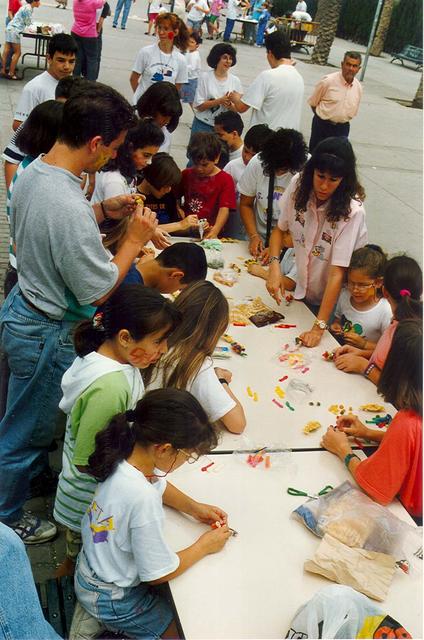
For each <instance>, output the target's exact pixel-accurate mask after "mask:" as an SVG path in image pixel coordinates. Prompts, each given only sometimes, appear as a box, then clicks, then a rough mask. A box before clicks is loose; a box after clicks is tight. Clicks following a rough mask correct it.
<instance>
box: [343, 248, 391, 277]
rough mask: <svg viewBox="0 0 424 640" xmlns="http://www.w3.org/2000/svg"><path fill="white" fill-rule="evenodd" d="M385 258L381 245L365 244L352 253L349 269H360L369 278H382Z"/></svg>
mask: <svg viewBox="0 0 424 640" xmlns="http://www.w3.org/2000/svg"><path fill="white" fill-rule="evenodd" d="M386 260H387V256H386V254H385V253H384V251H383V249H382V248H381V247H379V246H378V245H376V244H367V245H365V247H361V249H356V251H354V252H353V253H352V257H351V258H350V264H349V271H350V270H351V269H361V270H363V271H365V272H366V274H367V276H369V277H370V278H382V277H383V276H384V270H385V268H386Z"/></svg>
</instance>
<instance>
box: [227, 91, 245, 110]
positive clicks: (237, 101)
mask: <svg viewBox="0 0 424 640" xmlns="http://www.w3.org/2000/svg"><path fill="white" fill-rule="evenodd" d="M241 98H242V95H241V94H240V93H238V92H237V91H232V92H231V93H230V100H231V107H230V110H231V111H235V112H236V113H246V111H247V110H248V109H250V106H249V105H248V104H245V103H244V102H243V100H242V99H241Z"/></svg>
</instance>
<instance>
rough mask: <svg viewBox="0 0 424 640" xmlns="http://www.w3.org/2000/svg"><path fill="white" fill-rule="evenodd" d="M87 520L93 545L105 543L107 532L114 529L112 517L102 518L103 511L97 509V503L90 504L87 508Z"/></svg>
mask: <svg viewBox="0 0 424 640" xmlns="http://www.w3.org/2000/svg"><path fill="white" fill-rule="evenodd" d="M88 518H89V520H90V529H91V534H92V536H93V542H94V544H98V543H99V542H107V540H108V537H109V531H113V530H114V529H115V527H114V524H113V516H106V517H105V518H104V517H103V509H102V508H101V507H99V505H98V504H97V502H92V503H91V505H90V506H89V507H88Z"/></svg>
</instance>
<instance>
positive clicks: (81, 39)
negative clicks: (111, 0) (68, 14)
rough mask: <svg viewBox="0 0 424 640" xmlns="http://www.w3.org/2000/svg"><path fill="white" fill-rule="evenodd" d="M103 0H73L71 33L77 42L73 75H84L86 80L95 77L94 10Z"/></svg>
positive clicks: (101, 5) (95, 29)
mask: <svg viewBox="0 0 424 640" xmlns="http://www.w3.org/2000/svg"><path fill="white" fill-rule="evenodd" d="M104 3H105V0H74V6H73V10H74V24H73V25H72V30H71V34H72V35H73V37H74V38H75V40H76V42H77V44H78V52H77V61H76V63H75V69H74V76H84V77H85V78H87V80H96V77H97V45H98V41H97V36H98V34H97V28H96V11H97V9H101V8H102V7H103V5H104Z"/></svg>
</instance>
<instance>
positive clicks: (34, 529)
mask: <svg viewBox="0 0 424 640" xmlns="http://www.w3.org/2000/svg"><path fill="white" fill-rule="evenodd" d="M9 526H10V528H11V529H13V531H14V532H15V533H16V534H17V535H18V536H19V537H20V539H21V540H22V542H23V543H24V544H41V543H42V542H48V541H49V540H51V539H52V538H54V537H55V535H56V534H57V527H56V525H55V524H53V522H49V521H48V520H41V518H38V517H37V516H33V515H32V513H30V512H29V511H24V512H23V514H22V517H21V519H20V520H18V522H15V523H14V524H11V525H9Z"/></svg>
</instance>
